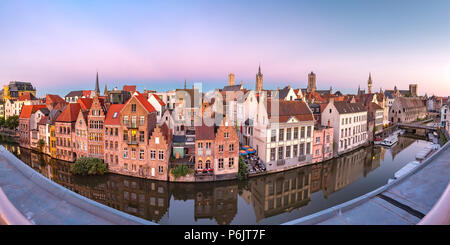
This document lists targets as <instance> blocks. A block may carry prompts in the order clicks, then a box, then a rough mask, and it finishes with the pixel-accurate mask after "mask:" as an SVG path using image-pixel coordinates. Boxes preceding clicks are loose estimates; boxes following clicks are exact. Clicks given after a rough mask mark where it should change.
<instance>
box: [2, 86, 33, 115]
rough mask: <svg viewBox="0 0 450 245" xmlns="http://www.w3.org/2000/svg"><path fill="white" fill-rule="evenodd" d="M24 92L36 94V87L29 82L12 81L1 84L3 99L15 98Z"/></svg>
mask: <svg viewBox="0 0 450 245" xmlns="http://www.w3.org/2000/svg"><path fill="white" fill-rule="evenodd" d="M26 93H29V94H32V95H34V96H36V89H35V88H34V87H33V85H32V84H31V83H29V82H18V81H12V82H9V84H8V85H4V86H3V100H7V99H17V98H19V97H20V96H22V95H23V94H26ZM17 115H19V114H17Z"/></svg>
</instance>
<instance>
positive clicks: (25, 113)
mask: <svg viewBox="0 0 450 245" xmlns="http://www.w3.org/2000/svg"><path fill="white" fill-rule="evenodd" d="M46 107H47V106H46V105H24V106H22V109H21V110H20V115H19V118H30V117H31V114H33V113H35V112H36V111H37V110H39V109H43V108H46Z"/></svg>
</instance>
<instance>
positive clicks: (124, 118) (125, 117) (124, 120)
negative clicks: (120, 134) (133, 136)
mask: <svg viewBox="0 0 450 245" xmlns="http://www.w3.org/2000/svg"><path fill="white" fill-rule="evenodd" d="M123 124H125V125H128V116H123Z"/></svg>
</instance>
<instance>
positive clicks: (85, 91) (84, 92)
mask: <svg viewBox="0 0 450 245" xmlns="http://www.w3.org/2000/svg"><path fill="white" fill-rule="evenodd" d="M91 92H92V91H91V90H83V96H84V97H89V96H91Z"/></svg>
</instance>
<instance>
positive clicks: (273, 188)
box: [242, 147, 385, 223]
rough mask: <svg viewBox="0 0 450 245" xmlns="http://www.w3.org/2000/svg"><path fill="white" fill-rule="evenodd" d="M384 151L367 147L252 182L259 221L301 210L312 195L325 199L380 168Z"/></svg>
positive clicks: (252, 200) (250, 182)
mask: <svg viewBox="0 0 450 245" xmlns="http://www.w3.org/2000/svg"><path fill="white" fill-rule="evenodd" d="M384 154H385V149H382V148H380V147H367V148H364V149H361V150H358V151H354V152H352V153H349V154H346V155H344V156H342V157H340V158H337V159H333V160H330V161H326V162H323V163H318V164H314V165H309V166H305V167H302V168H298V169H294V170H290V171H287V172H283V173H279V174H272V175H268V176H265V177H259V178H255V179H251V180H250V181H249V186H250V187H249V191H248V192H247V191H242V193H246V194H247V193H251V197H250V198H249V197H245V199H246V200H251V202H252V204H253V207H254V210H255V215H256V221H257V222H258V223H259V222H260V221H261V220H262V219H265V218H268V217H271V216H275V215H278V214H281V213H285V212H290V211H292V210H294V209H297V210H300V209H301V207H303V206H306V205H307V204H308V203H309V201H310V195H311V194H312V193H315V192H318V191H322V193H323V195H324V197H325V198H327V197H328V196H329V195H330V194H332V193H334V192H336V191H338V190H340V189H342V188H344V187H345V186H347V185H349V184H351V183H353V182H355V181H356V180H358V179H359V178H361V177H363V176H366V175H367V174H368V173H370V172H371V171H373V170H374V169H376V168H378V167H379V166H380V163H381V158H382V157H384Z"/></svg>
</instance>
